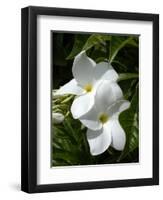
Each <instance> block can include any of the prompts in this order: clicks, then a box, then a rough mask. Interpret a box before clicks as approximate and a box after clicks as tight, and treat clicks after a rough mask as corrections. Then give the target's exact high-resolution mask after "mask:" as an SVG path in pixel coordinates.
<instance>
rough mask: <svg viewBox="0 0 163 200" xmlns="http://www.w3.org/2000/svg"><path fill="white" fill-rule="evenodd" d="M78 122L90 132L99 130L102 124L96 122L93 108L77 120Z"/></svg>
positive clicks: (96, 117)
mask: <svg viewBox="0 0 163 200" xmlns="http://www.w3.org/2000/svg"><path fill="white" fill-rule="evenodd" d="M79 120H80V122H81V123H82V124H83V125H84V126H86V127H87V128H89V129H91V130H99V129H101V128H102V123H101V122H100V121H99V120H98V113H97V111H96V109H95V107H94V106H93V107H92V109H91V110H90V111H88V112H87V113H86V114H85V115H83V116H82V117H80V118H79Z"/></svg>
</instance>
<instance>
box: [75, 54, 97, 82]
mask: <svg viewBox="0 0 163 200" xmlns="http://www.w3.org/2000/svg"><path fill="white" fill-rule="evenodd" d="M95 65H96V63H95V62H94V61H93V60H92V59H91V58H89V57H88V56H87V55H86V52H85V51H82V52H81V53H80V54H78V55H77V56H76V57H75V59H74V63H73V67H72V73H73V76H74V78H75V79H76V81H77V82H78V84H79V85H81V86H84V85H86V84H91V83H93V71H94V67H95Z"/></svg>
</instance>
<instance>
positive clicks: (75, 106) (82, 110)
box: [71, 93, 94, 119]
mask: <svg viewBox="0 0 163 200" xmlns="http://www.w3.org/2000/svg"><path fill="white" fill-rule="evenodd" d="M93 105H94V95H93V94H91V93H87V94H84V95H82V96H79V97H77V98H76V99H74V101H73V103H72V105H71V112H72V115H73V118H74V119H78V118H79V117H81V116H83V115H85V114H86V113H87V112H88V111H89V110H90V109H91V108H92V107H93Z"/></svg>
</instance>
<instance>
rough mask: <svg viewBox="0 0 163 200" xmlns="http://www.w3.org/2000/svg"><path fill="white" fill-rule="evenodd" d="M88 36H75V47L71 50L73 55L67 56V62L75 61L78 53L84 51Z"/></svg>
mask: <svg viewBox="0 0 163 200" xmlns="http://www.w3.org/2000/svg"><path fill="white" fill-rule="evenodd" d="M87 38H88V35H84V34H83V35H82V34H81V35H75V40H74V45H73V48H72V50H71V53H70V54H69V55H68V56H67V58H66V59H67V60H70V59H73V58H74V57H75V56H76V55H77V54H78V53H80V52H81V51H82V49H83V46H84V44H85V43H86V41H87Z"/></svg>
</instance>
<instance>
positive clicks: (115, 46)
mask: <svg viewBox="0 0 163 200" xmlns="http://www.w3.org/2000/svg"><path fill="white" fill-rule="evenodd" d="M132 40H133V37H125V36H112V37H111V42H110V56H109V61H110V63H112V62H113V60H114V58H115V57H116V55H117V54H118V52H119V51H120V50H121V49H122V48H123V47H124V46H125V45H126V44H128V43H130V44H131V45H132V44H133V43H132V42H131V41H132ZM134 44H135V43H134Z"/></svg>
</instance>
